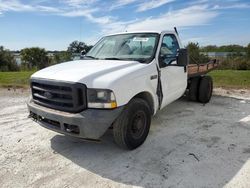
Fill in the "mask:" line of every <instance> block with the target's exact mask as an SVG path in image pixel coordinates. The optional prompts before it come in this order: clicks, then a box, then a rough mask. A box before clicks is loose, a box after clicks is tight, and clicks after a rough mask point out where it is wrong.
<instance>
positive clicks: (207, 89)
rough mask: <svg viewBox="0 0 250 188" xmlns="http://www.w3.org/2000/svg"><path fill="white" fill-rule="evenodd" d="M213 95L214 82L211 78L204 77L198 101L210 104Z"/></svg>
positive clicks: (200, 85) (201, 81)
mask: <svg viewBox="0 0 250 188" xmlns="http://www.w3.org/2000/svg"><path fill="white" fill-rule="evenodd" d="M212 93H213V80H212V78H211V77H210V76H204V77H202V78H201V80H200V84H199V97H198V100H199V102H201V103H208V102H209V101H210V99H211V97H212Z"/></svg>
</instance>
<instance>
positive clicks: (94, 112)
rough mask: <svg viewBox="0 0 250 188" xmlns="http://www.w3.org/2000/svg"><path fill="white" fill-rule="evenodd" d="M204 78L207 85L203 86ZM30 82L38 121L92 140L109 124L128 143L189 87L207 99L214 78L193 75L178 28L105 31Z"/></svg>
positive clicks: (139, 140)
mask: <svg viewBox="0 0 250 188" xmlns="http://www.w3.org/2000/svg"><path fill="white" fill-rule="evenodd" d="M202 82H205V86H204V84H202V86H203V90H204V88H205V90H206V88H209V91H205V92H203V90H202V91H201V92H200V91H199V88H200V87H199V85H200V84H201V83H202ZM30 83H31V91H32V95H31V98H30V100H29V102H28V109H29V112H30V117H32V118H33V119H34V120H35V121H36V122H38V123H39V124H40V125H42V126H43V127H45V128H48V129H50V130H54V131H56V132H59V133H62V134H66V135H70V136H74V137H78V138H82V139H90V140H97V139H100V138H101V136H102V135H103V134H104V133H105V132H106V131H107V129H109V128H110V129H113V135H114V140H115V142H116V143H117V145H118V146H120V147H122V148H125V149H135V148H137V147H138V146H140V145H141V144H143V143H144V141H145V139H146V137H147V135H148V132H149V129H150V124H151V117H152V116H153V115H155V114H156V113H157V111H158V110H161V109H162V108H164V107H165V106H167V105H168V104H169V103H171V102H173V101H175V100H177V99H178V98H180V97H181V96H183V94H184V93H185V92H186V90H187V89H188V90H190V91H189V93H191V94H192V95H191V96H192V97H191V98H192V99H193V100H200V99H201V100H200V102H204V103H205V102H208V101H209V100H210V98H211V94H212V81H211V79H207V78H206V80H205V81H202V78H201V75H198V77H197V76H196V77H194V78H190V79H189V77H188V54H187V50H186V49H183V46H182V44H181V42H180V39H179V36H178V33H177V32H176V31H162V32H154V31H144V32H125V33H118V34H112V35H108V36H105V37H103V38H102V39H101V40H100V41H99V42H97V44H96V45H95V46H94V47H93V48H92V49H91V50H90V51H89V52H88V53H87V54H86V55H85V56H84V57H83V59H82V60H77V61H71V62H66V63H61V64H58V65H54V66H51V67H48V68H45V69H43V70H40V71H38V72H36V73H34V74H33V75H32V76H31V79H30ZM199 93H200V94H199ZM200 95H201V96H202V97H200ZM204 95H206V96H205V97H204Z"/></svg>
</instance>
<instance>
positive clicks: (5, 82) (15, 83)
mask: <svg viewBox="0 0 250 188" xmlns="http://www.w3.org/2000/svg"><path fill="white" fill-rule="evenodd" d="M33 73H34V71H29V72H0V87H17V88H18V87H21V88H23V87H28V85H29V78H30V76H31V75H32V74H33Z"/></svg>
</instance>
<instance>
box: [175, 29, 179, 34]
mask: <svg viewBox="0 0 250 188" xmlns="http://www.w3.org/2000/svg"><path fill="white" fill-rule="evenodd" d="M174 31H175V32H176V34H177V35H179V33H178V31H177V28H176V27H174Z"/></svg>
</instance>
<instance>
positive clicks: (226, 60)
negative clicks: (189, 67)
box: [186, 42, 250, 70]
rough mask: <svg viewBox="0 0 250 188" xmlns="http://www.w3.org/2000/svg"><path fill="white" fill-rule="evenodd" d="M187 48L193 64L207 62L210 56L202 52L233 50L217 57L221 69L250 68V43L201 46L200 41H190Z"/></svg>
mask: <svg viewBox="0 0 250 188" xmlns="http://www.w3.org/2000/svg"><path fill="white" fill-rule="evenodd" d="M186 48H187V49H188V52H189V59H190V63H191V64H195V63H207V62H208V61H209V60H210V58H209V57H208V56H206V55H205V54H203V53H202V52H231V53H230V55H228V56H226V57H219V58H218V57H217V58H216V59H217V60H219V69H221V70H227V69H230V70H250V43H249V44H248V45H247V46H246V47H243V46H239V45H227V46H219V47H218V46H211V45H210V46H205V47H200V46H199V44H198V43H192V42H191V43H189V44H188V45H187V46H186Z"/></svg>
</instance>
